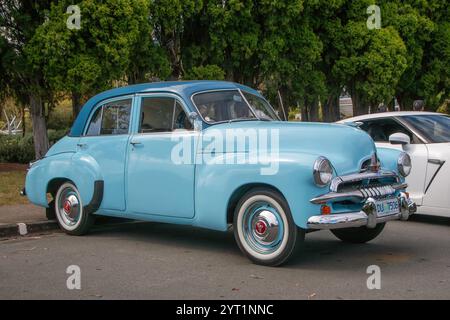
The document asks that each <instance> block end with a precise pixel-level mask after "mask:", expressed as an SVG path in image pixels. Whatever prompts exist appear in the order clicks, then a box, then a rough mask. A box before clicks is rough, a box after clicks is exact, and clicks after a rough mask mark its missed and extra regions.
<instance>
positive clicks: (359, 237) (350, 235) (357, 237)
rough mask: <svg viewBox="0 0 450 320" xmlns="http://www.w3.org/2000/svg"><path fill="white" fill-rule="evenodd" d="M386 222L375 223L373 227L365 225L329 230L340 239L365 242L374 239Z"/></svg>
mask: <svg viewBox="0 0 450 320" xmlns="http://www.w3.org/2000/svg"><path fill="white" fill-rule="evenodd" d="M385 225H386V223H380V224H377V225H376V227H375V228H373V229H369V228H367V227H359V228H346V229H336V230H331V232H332V233H333V234H334V235H335V236H336V237H337V238H338V239H340V240H342V241H344V242H350V243H366V242H369V241H370V240H373V239H375V238H376V237H377V236H378V235H379V234H380V233H381V232H382V231H383V229H384V226H385Z"/></svg>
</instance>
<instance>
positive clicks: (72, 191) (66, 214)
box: [54, 182, 94, 236]
mask: <svg viewBox="0 0 450 320" xmlns="http://www.w3.org/2000/svg"><path fill="white" fill-rule="evenodd" d="M54 202H55V204H54V205H55V214H56V219H57V220H58V224H59V226H60V228H61V229H62V230H63V231H65V232H66V233H67V234H70V235H76V236H80V235H83V234H86V233H87V232H88V231H89V228H90V227H91V226H92V224H93V222H94V217H93V216H92V215H91V214H90V213H89V212H87V211H86V210H85V209H84V207H83V203H82V201H81V197H80V193H79V192H78V189H77V187H76V186H75V185H74V184H73V183H71V182H66V183H64V184H62V185H61V186H60V187H59V189H58V192H57V193H56V197H55V201H54Z"/></svg>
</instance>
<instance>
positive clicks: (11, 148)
mask: <svg viewBox="0 0 450 320" xmlns="http://www.w3.org/2000/svg"><path fill="white" fill-rule="evenodd" d="M34 158H35V157H34V145H33V137H32V136H31V135H25V137H23V138H22V136H6V135H1V136H0V162H14V163H28V162H30V161H32V160H33V159H34Z"/></svg>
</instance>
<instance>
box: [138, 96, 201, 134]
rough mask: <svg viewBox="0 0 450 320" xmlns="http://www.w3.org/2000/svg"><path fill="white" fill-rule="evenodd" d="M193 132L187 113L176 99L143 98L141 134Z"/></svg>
mask: <svg viewBox="0 0 450 320" xmlns="http://www.w3.org/2000/svg"><path fill="white" fill-rule="evenodd" d="M177 129H186V130H191V129H192V124H191V122H190V121H189V119H188V117H187V115H186V112H185V111H184V110H183V108H182V107H181V105H180V104H179V102H178V101H176V100H175V99H174V98H143V99H142V106H141V123H140V127H139V132H140V133H152V132H171V131H173V130H177Z"/></svg>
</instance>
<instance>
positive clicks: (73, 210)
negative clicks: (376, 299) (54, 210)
mask: <svg viewBox="0 0 450 320" xmlns="http://www.w3.org/2000/svg"><path fill="white" fill-rule="evenodd" d="M58 213H59V216H60V217H61V220H62V222H63V223H64V224H66V225H67V226H73V225H75V224H76V223H77V222H78V220H79V219H80V213H81V208H80V201H79V199H78V195H77V193H76V191H75V190H74V189H73V188H71V187H67V188H65V189H64V190H63V191H62V192H61V195H60V197H59V199H58Z"/></svg>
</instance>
